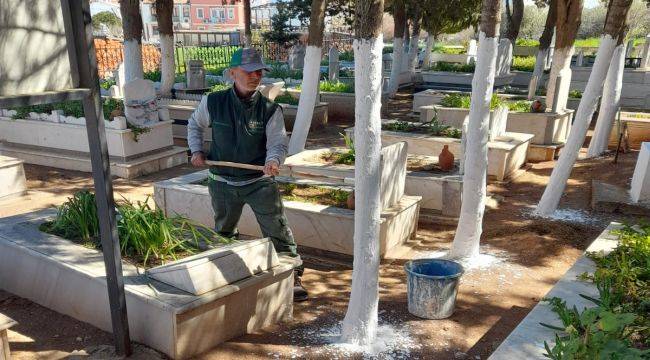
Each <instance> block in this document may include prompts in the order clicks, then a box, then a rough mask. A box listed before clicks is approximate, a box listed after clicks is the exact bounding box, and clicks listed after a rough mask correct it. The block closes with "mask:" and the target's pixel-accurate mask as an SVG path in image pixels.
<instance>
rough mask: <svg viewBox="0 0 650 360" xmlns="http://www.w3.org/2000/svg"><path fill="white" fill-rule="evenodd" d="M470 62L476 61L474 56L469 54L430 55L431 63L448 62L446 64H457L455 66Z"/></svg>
mask: <svg viewBox="0 0 650 360" xmlns="http://www.w3.org/2000/svg"><path fill="white" fill-rule="evenodd" d="M472 61H476V55H469V54H443V53H436V52H434V53H431V62H432V63H436V62H448V63H457V64H469V63H470V62H472Z"/></svg>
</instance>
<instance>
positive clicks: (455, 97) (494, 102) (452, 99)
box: [440, 94, 504, 110]
mask: <svg viewBox="0 0 650 360" xmlns="http://www.w3.org/2000/svg"><path fill="white" fill-rule="evenodd" d="M470 100H471V96H470V95H462V94H448V95H446V96H445V97H444V98H442V101H440V105H442V106H444V107H450V108H461V109H469V106H470ZM501 105H504V102H503V100H501V98H500V97H499V96H498V95H497V94H492V99H491V101H490V110H494V109H496V108H497V107H499V106H501Z"/></svg>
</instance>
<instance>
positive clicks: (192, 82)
mask: <svg viewBox="0 0 650 360" xmlns="http://www.w3.org/2000/svg"><path fill="white" fill-rule="evenodd" d="M185 71H186V73H185V79H186V80H187V88H188V89H203V88H205V87H206V84H205V69H204V68H203V61H202V60H188V61H187V63H186V65H185Z"/></svg>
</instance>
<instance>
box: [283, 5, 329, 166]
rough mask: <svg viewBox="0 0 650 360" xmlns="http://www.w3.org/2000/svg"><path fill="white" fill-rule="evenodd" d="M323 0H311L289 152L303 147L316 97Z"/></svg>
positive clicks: (323, 16) (295, 152) (323, 12)
mask: <svg viewBox="0 0 650 360" xmlns="http://www.w3.org/2000/svg"><path fill="white" fill-rule="evenodd" d="M325 6H326V2H325V0H312V3H311V8H312V11H311V16H310V19H309V39H308V40H307V50H306V51H305V65H304V67H303V70H302V85H301V88H302V91H301V92H300V100H299V102H298V111H297V112H296V121H295V123H294V125H293V131H292V132H291V139H290V140H289V154H290V155H293V154H297V153H299V152H301V151H303V150H304V149H305V142H306V141H307V135H308V134H309V128H310V126H311V120H312V116H313V115H314V106H316V102H317V97H318V80H319V77H320V59H321V55H322V48H323V32H324V31H325Z"/></svg>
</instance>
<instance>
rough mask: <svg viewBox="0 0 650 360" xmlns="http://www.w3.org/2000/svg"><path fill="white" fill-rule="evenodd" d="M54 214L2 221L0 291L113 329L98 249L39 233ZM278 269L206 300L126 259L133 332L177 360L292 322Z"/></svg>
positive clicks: (287, 272) (288, 293) (287, 286)
mask: <svg viewBox="0 0 650 360" xmlns="http://www.w3.org/2000/svg"><path fill="white" fill-rule="evenodd" d="M55 214H56V210H53V209H50V210H41V211H37V212H34V213H30V214H25V215H19V216H14V217H9V218H4V219H0V288H2V289H3V290H5V291H9V292H11V293H13V294H16V295H17V296H21V297H24V298H27V299H30V300H31V301H34V302H36V303H38V304H40V305H42V306H45V307H47V308H49V309H52V310H54V311H57V312H59V313H62V314H65V315H69V316H72V317H74V318H75V319H77V320H80V321H84V322H87V323H89V324H91V325H93V326H95V327H97V328H99V329H102V330H104V331H109V332H110V331H111V330H112V327H111V316H110V311H109V304H108V292H107V287H106V273H105V268H104V263H103V256H102V254H101V252H99V251H97V250H94V249H89V248H86V247H84V246H81V245H77V244H74V243H72V242H70V241H68V240H65V239H62V238H60V237H57V236H53V235H49V234H46V233H43V232H40V231H39V230H38V226H39V224H40V223H41V222H43V221H45V220H47V219H49V218H51V217H53V216H54V215H55ZM297 265H298V263H297V262H295V261H294V260H293V259H290V258H281V259H280V261H279V263H278V264H277V265H274V266H272V267H269V268H268V269H267V270H264V271H260V272H258V273H257V274H256V275H254V276H249V277H246V278H244V279H241V280H239V281H234V282H232V283H230V284H228V285H225V286H221V287H219V288H216V289H214V290H211V291H208V292H205V293H203V294H201V295H193V294H191V293H188V292H185V291H182V290H179V289H177V288H175V287H172V286H170V285H167V284H165V283H163V282H160V281H157V280H155V279H152V278H151V277H148V276H145V275H143V274H142V272H141V270H138V269H137V268H136V267H135V266H133V265H131V264H129V263H126V262H123V263H122V270H123V274H124V292H125V295H126V305H127V308H128V309H129V332H130V334H131V338H132V340H134V341H137V342H141V343H143V344H145V345H147V346H150V347H152V348H154V349H156V350H158V351H161V352H163V353H165V354H166V355H168V356H169V357H171V358H173V359H186V358H190V357H192V356H194V355H198V354H199V353H201V352H204V351H206V350H208V349H210V348H213V347H214V346H216V345H218V344H220V343H222V342H224V341H227V340H229V339H231V338H234V337H237V336H240V335H243V334H246V333H249V332H253V331H255V330H257V329H260V328H262V327H266V326H269V325H271V324H274V323H276V322H279V321H283V320H287V319H289V318H291V314H292V303H293V297H292V295H293V293H292V289H293V268H294V267H295V266H297Z"/></svg>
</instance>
